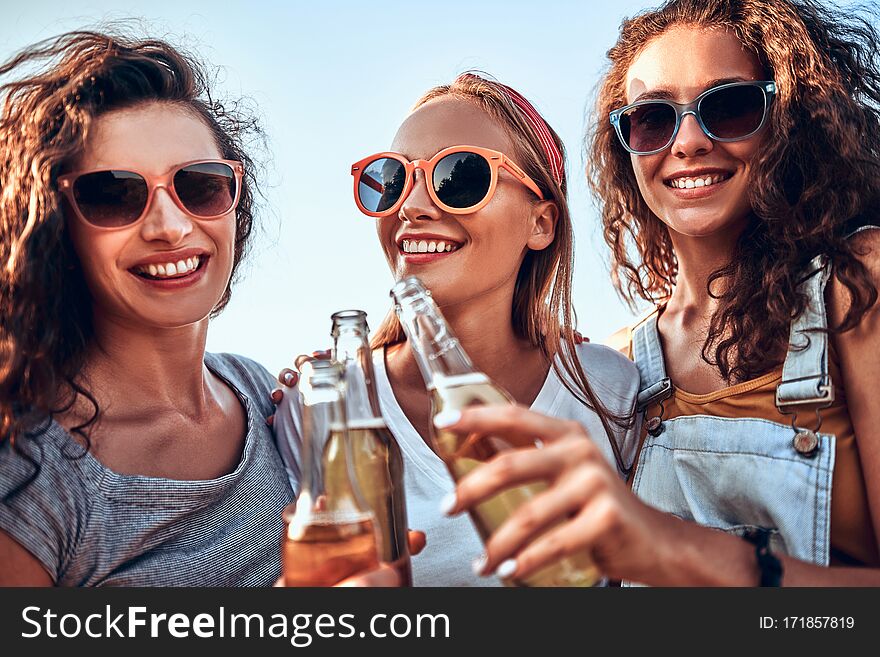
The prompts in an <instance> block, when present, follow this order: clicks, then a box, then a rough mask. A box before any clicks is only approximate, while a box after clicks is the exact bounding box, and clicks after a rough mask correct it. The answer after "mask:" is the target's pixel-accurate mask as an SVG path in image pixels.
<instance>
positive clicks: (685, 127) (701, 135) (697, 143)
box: [672, 114, 713, 157]
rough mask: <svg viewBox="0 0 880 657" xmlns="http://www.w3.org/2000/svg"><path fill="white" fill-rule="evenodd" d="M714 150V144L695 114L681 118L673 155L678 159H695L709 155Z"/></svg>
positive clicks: (673, 144) (673, 143) (674, 141)
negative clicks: (695, 157)
mask: <svg viewBox="0 0 880 657" xmlns="http://www.w3.org/2000/svg"><path fill="white" fill-rule="evenodd" d="M712 148H713V142H712V140H711V139H710V138H709V136H708V135H707V134H706V133H705V132H703V128H701V127H700V123H699V122H698V121H697V117H696V116H694V115H693V114H685V115H684V116H683V117H682V118H681V125H680V126H679V128H678V134H677V135H675V140H673V142H672V154H673V155H675V156H676V157H694V156H696V155H703V154H705V153H708V152H709V151H711V150H712Z"/></svg>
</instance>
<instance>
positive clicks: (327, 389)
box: [300, 384, 345, 503]
mask: <svg viewBox="0 0 880 657" xmlns="http://www.w3.org/2000/svg"><path fill="white" fill-rule="evenodd" d="M300 391H301V392H302V396H303V408H302V422H303V425H302V427H303V446H302V466H301V476H302V481H301V486H302V489H301V493H300V495H301V496H307V497H305V498H303V499H304V500H308V501H311V502H312V503H315V502H316V501H317V500H318V499H319V498H321V497H322V496H324V495H325V494H326V491H325V482H324V452H325V450H326V447H327V443H328V442H329V440H330V437H331V435H332V434H333V432H334V431H340V430H343V431H344V430H345V409H344V405H343V401H342V395H341V394H340V391H339V388H338V387H337V386H324V385H321V386H310V385H308V384H306V385H303V386H301V388H300Z"/></svg>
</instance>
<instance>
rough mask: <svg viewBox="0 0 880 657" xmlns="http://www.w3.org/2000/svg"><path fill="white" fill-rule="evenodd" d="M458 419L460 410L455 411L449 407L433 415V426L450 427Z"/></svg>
mask: <svg viewBox="0 0 880 657" xmlns="http://www.w3.org/2000/svg"><path fill="white" fill-rule="evenodd" d="M460 419H461V411H456V410H452V409H449V410H447V411H440V412H439V413H437V415H435V416H434V426H435V427H437V428H438V429H445V428H446V427H451V426H452V425H453V424H455V423H456V422H458V421H459V420H460Z"/></svg>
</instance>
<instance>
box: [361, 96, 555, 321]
mask: <svg viewBox="0 0 880 657" xmlns="http://www.w3.org/2000/svg"><path fill="white" fill-rule="evenodd" d="M459 145H471V146H481V147H483V148H490V149H493V150H496V151H501V152H502V153H504V154H505V155H507V156H508V157H509V158H511V159H513V160H514V162H516V160H517V157H516V154H515V152H514V148H513V143H512V141H511V139H510V137H509V135H508V134H507V133H506V131H505V130H504V128H503V127H502V126H501V125H500V124H499V123H497V122H496V121H495V120H494V119H493V118H492V117H491V116H490V115H489V114H487V113H486V112H484V111H483V110H482V109H480V108H479V107H478V106H477V105H476V104H474V103H473V102H471V101H468V100H465V99H462V98H456V97H453V96H442V97H440V98H436V99H434V100H431V101H429V102H428V103H426V104H424V105H422V106H421V107H419V108H418V109H417V110H415V111H414V112H413V113H412V114H410V116H409V117H408V118H407V119H406V120H405V121H404V123H403V125H402V126H401V127H400V130H398V132H397V135H396V136H395V138H394V142H393V144H392V147H391V150H392V151H394V152H397V153H400V154H402V155H404V156H405V157H406V158H407V159H408V160H415V159H423V160H428V159H430V158H431V157H433V156H434V155H435V154H437V153H438V152H439V151H441V150H443V149H444V148H447V147H450V146H459ZM516 163H517V164H518V165H520V166H523V163H522V162H516ZM536 201H537V197H536V196H535V195H534V193H532V192H531V191H529V189H528V188H526V187H525V186H524V185H522V184H521V183H520V182H519V181H518V180H517V179H516V178H514V177H513V176H512V174H510V173H509V172H508V171H506V170H505V169H501V170H500V171H499V179H498V185H497V187H496V189H495V193H494V196H492V199H491V200H490V201H489V203H488V204H487V205H485V206H484V207H483V208H481V209H480V210H478V211H477V212H473V213H470V214H463V215H462V214H459V215H454V214H450V213H447V212H444V211H443V210H441V209H440V208H438V207H437V206H436V205H435V204H434V202H433V201H432V199H431V197H430V196H429V195H428V191H427V187H426V181H425V175H424V171H422V170H421V169H417V170H416V172H415V182H414V185H413V188H412V191H411V192H410V193H409V196H407V198H406V199H405V201H404V202H403V205H402V207H401V208H400V211H399V212H398V213H396V214H393V215H391V216H387V217H382V218H380V219H378V220H377V230H378V234H379V239H380V241H381V243H382V248H383V249H384V251H385V255H386V258H387V259H388V263H389V265H390V267H391V269H392V271H393V273H394V276H395V279H398V280H399V279H401V278H403V277H405V276H409V275H415V276H418V277H419V278H420V279H421V280H422V282H423V283H425V285H427V286H428V288H429V289H430V290H431V291H432V294H433V295H434V298H435V299H436V300H437V301H438V303H440V304H441V305H447V304H452V303H458V302H462V301H466V300H469V299H475V298H478V297H481V296H483V295H486V294H488V293H490V292H491V291H494V290H499V289H503V288H506V289H509V292H510V294H511V295H512V293H513V287H514V283H515V281H516V275H517V272H518V271H519V268H520V265H521V263H522V261H523V258H524V256H525V254H526V252H527V251H528V250H529V249H543V248H546V247H547V246H549V244H551V243H552V241H553V226H552V221H551V222H549V224H550V225H549V227H548V222H547V220H546V219H542V218H541V210H542V209H544V210H546V208H547V206H548V205H552V203H536ZM554 208H555V206H554ZM552 214H553V216H554V217H555V212H553V213H552Z"/></svg>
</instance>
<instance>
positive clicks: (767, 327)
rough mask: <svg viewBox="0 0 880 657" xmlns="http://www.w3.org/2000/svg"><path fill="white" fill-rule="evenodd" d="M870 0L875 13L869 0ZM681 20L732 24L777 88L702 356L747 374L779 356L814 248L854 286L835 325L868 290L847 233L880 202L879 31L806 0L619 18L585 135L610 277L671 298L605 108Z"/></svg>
mask: <svg viewBox="0 0 880 657" xmlns="http://www.w3.org/2000/svg"><path fill="white" fill-rule="evenodd" d="M867 13H868V16H869V17H871V16H873V17H876V16H877V15H878V13H877V8H876V7H874V8H873V12H867ZM676 25H695V26H703V27H708V28H721V29H726V30H729V31H730V32H731V33H733V34H735V35H736V36H737V37H738V38H739V39H740V41H741V42H742V43H743V44H744V46H745V47H746V48H747V49H748V50H750V51H751V52H753V53H755V54H756V55H757V57H758V59H759V61H760V62H761V64H762V65H763V67H764V69H765V70H766V71H767V74H768V76H769V78H772V79H774V80H775V81H776V85H777V88H778V93H777V97H776V100H775V101H774V103H773V106H772V109H771V114H770V117H769V124H768V126H767V127H766V130H768V135H767V138H766V139H765V140H764V143H763V145H762V146H761V148H760V150H759V151H758V153H757V154H756V156H755V161H754V164H753V172H752V174H751V176H752V177H751V180H750V186H749V189H750V192H749V194H750V199H749V200H750V203H751V207H752V215H753V216H752V220H751V221H750V223H749V226H748V228H747V229H746V230H745V231H744V232H743V234H742V235H741V236H740V238H739V240H738V242H737V244H736V247H735V253H734V256H733V258H732V260H731V261H730V262H729V263H728V264H727V265H725V266H724V267H721V268H720V269H718V270H717V271H715V272H713V273H712V274H711V275H710V276H709V279H708V282H707V287H709V288H710V289H711V290H712V292H710V294H713V296H714V297H715V298H717V299H718V301H719V305H718V308H717V309H716V310H715V313H714V314H713V316H712V319H711V323H710V326H709V333H708V337H707V338H706V341H705V343H704V345H703V350H702V357H703V359H704V360H705V361H706V362H708V363H710V364H712V365H715V366H717V367H718V369H719V371H720V373H721V375H722V376H723V377H724V378H725V379H726V380H727V381H729V382H738V381H744V380H748V379H751V378H754V377H756V376H758V375H760V374H762V373H765V372H767V371H769V370H770V369H772V368H773V367H775V366H777V365H778V364H779V363H778V361H775V360H774V359H777V357H778V356H779V355H781V354H784V353H785V345H786V344H787V343H788V339H789V335H788V334H789V326H790V322H791V319H792V317H794V316H796V315H798V314H799V313H800V312H801V311H802V310H803V308H804V306H805V303H806V299H805V298H804V295H802V294H800V293H799V292H798V291H797V288H798V283H799V282H800V280H801V279H802V278H803V276H804V275H805V273H806V271H807V267H808V264H809V262H810V260H811V259H812V258H813V257H814V256H816V255H817V254H820V253H822V254H825V255H826V256H827V257H828V258H829V260H830V263H831V266H832V271H833V273H834V276H836V278H837V280H838V281H839V282H840V283H841V284H842V285H843V286H845V288H846V289H847V291H848V293H849V296H850V302H851V303H850V306H849V310H848V312H847V314H846V316H845V317H844V319H843V321H842V322H841V323H840V325H839V326H836V327H834V328H833V329H832V330H833V331H838V332H840V331H846V330H849V329H851V328H853V327H854V326H856V325H857V324H858V323H859V321H860V320H861V318H862V316H863V315H864V314H865V312H866V311H867V310H868V309H869V308H871V307H872V306H873V305H874V303H875V302H876V300H877V290H876V288H875V286H874V285H873V284H872V282H871V279H870V276H869V274H868V272H867V270H866V268H865V267H864V265H863V264H862V263H861V262H860V261H859V259H858V258H857V256H858V255H859V254H857V253H854V251H853V246H852V244H851V243H850V242H848V241H847V235H848V234H849V232H850V231H851V230H852V228H853V227H854V226H856V225H858V224H859V223H860V222H865V223H867V222H869V221H870V220H871V219H872V218H875V217H876V215H877V212H878V210H880V175H878V174H880V66H878V64H880V38H878V33H877V30H876V28H875V27H874V26H873V25H872V23H871V22H870V20H869V19H866V18H864V17H862V16H861V14H860V12H858V11H854V10H852V9H848V10H847V11H843V10H840V9H835V8H827V7H822V6H820V5H819V4H818V3H816V2H813V1H811V0H670V1H669V2H666V3H665V4H663V5H662V6H661V7H659V8H658V9H653V10H649V11H646V12H644V13H642V14H640V15H638V16H636V17H634V18H632V19H628V20H625V21H624V22H623V25H622V27H621V32H620V36H619V38H618V40H617V43H616V44H615V45H614V47H612V48H611V50H609V51H608V58H609V60H610V68H609V71H608V73H607V74H606V76H605V77H604V79H603V81H602V82H601V83H600V85H599V89H598V98H597V102H596V122H597V123H596V125H595V126H594V127H593V129H592V130H591V132H590V134H588V136H587V144H586V145H587V148H588V152H589V155H590V164H589V167H588V178H589V182H590V185H591V188H592V190H593V193H594V194H595V195H596V197H597V198H598V199H599V201H600V204H601V212H602V222H603V231H604V237H605V240H606V242H607V243H608V244H609V246H610V247H611V250H612V275H613V279H614V283H615V286H616V287H617V289H618V291H619V292H620V293H621V295H622V296H623V297H624V298H625V299H627V300H628V301H629V302H630V303H631V304H632V303H634V301H635V300H636V299H637V298H641V299H644V300H646V301H650V302H652V303H657V302H660V301H662V300H664V299H666V298H668V297H669V295H670V294H671V293H672V288H673V286H674V285H675V282H676V278H677V275H678V263H677V260H676V255H675V252H674V250H673V246H672V242H671V240H670V237H669V232H668V230H667V227H666V226H665V225H664V224H663V223H662V222H661V221H660V219H659V218H658V217H657V216H655V215H654V214H653V213H652V212H651V210H650V209H649V208H648V206H647V204H646V203H645V201H644V199H643V198H642V196H641V194H640V192H639V188H638V185H637V183H636V178H635V175H634V173H633V168H632V164H631V161H630V156H629V155H628V154H627V152H626V151H625V150H624V149H623V147H622V146H621V145H620V144H619V143H618V140H617V137H616V135H615V134H614V131H613V129H612V127H611V125H610V122H609V121H608V113H609V112H610V111H611V110H612V109H615V108H617V107H620V106H622V105H625V104H626V92H625V86H624V82H625V78H626V74H627V71H628V69H629V67H630V65H631V64H632V62H633V61H634V60H635V58H636V57H637V56H638V55H639V53H640V52H641V51H642V49H643V48H644V47H645V45H646V44H647V43H648V42H649V41H651V40H652V39H654V38H656V37H657V36H659V35H661V34H663V33H664V32H665V31H666V30H668V29H669V28H671V27H673V26H676ZM634 251H635V252H636V253H637V255H638V259H636V258H634V257H633V256H634V253H633V252H634ZM716 282H717V283H718V284H716ZM719 290H720V292H719Z"/></svg>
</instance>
